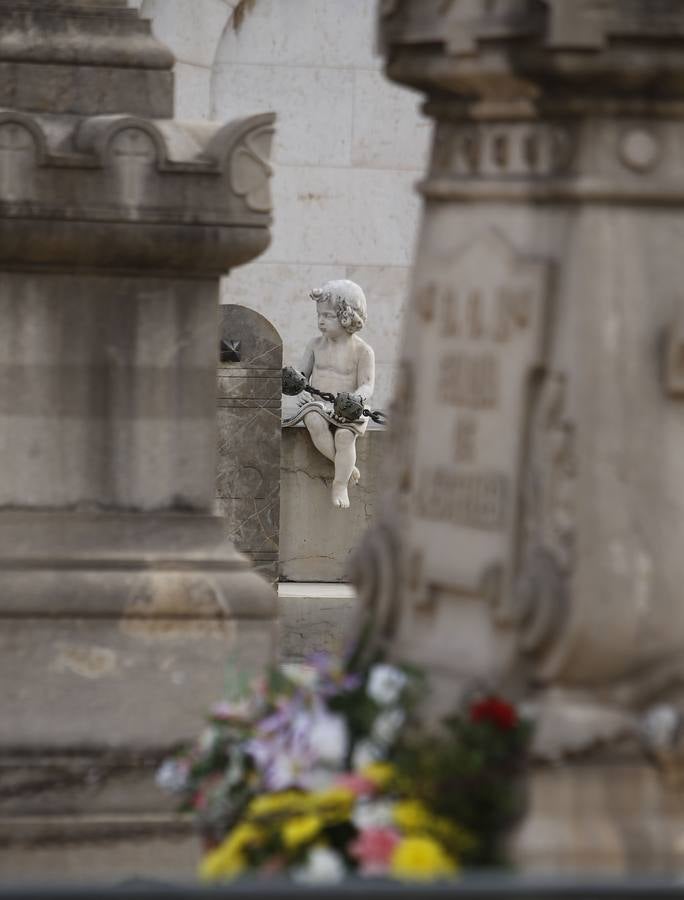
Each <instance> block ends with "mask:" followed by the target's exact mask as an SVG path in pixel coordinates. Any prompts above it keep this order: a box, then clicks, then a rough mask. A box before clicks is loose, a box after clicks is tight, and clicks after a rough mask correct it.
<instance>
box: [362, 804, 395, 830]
mask: <svg viewBox="0 0 684 900" xmlns="http://www.w3.org/2000/svg"><path fill="white" fill-rule="evenodd" d="M393 809H394V803H390V802H389V801H388V800H370V801H367V802H363V801H361V802H359V803H357V804H356V808H355V809H354V812H353V813H352V822H353V823H354V825H356V827H357V828H358V829H359V830H360V831H364V830H365V829H366V828H389V826H390V825H392V824H393V822H394V819H393V818H392V810H393Z"/></svg>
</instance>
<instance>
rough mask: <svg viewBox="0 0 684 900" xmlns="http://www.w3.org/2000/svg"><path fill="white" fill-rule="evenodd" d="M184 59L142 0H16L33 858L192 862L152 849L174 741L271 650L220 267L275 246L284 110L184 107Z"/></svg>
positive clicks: (2, 479)
mask: <svg viewBox="0 0 684 900" xmlns="http://www.w3.org/2000/svg"><path fill="white" fill-rule="evenodd" d="M172 66H173V57H172V55H171V54H170V53H169V52H168V51H167V50H166V48H164V47H163V46H162V45H160V44H159V43H157V42H156V40H155V39H154V38H153V37H152V35H151V32H150V29H149V23H148V22H146V21H144V20H142V19H140V18H139V16H138V13H137V12H136V11H133V10H130V9H128V8H127V5H126V0H30V2H22V0H16V2H8V0H0V107H1V108H0V619H1V620H2V624H1V626H0V680H1V681H2V684H3V690H2V692H1V698H0V720H1V721H2V722H3V729H2V738H1V739H0V759H1V760H2V766H3V773H4V774H3V779H4V783H6V784H7V783H9V789H8V791H6V792H3V800H2V801H0V840H1V841H2V842H3V843H5V844H11V845H12V847H13V849H14V853H6V854H3V858H4V859H5V860H9V862H8V863H7V864H8V865H9V869H8V870H7V872H8V873H9V874H14V875H17V874H19V870H20V868H21V866H20V864H19V862H18V861H21V860H22V859H27V860H28V859H30V860H31V865H30V866H29V868H26V869H25V870H24V871H31V873H32V874H33V875H37V874H39V873H40V871H41V865H42V864H41V862H40V860H41V859H42V860H43V861H44V862H45V866H44V868H43V871H44V872H48V873H49V872H50V867H51V866H52V865H53V862H54V864H55V865H54V869H53V872H54V874H60V875H68V874H70V873H71V874H85V873H87V874H89V875H91V876H93V877H94V876H95V875H97V874H98V872H99V873H100V874H103V873H105V872H108V871H109V872H119V873H120V874H124V873H125V872H126V870H127V869H126V866H127V862H126V860H128V861H129V862H130V864H131V867H133V868H135V870H136V871H138V872H141V871H142V872H144V871H148V872H149V871H154V869H155V866H156V867H157V869H156V870H157V872H158V873H159V874H161V873H163V872H166V873H167V874H168V873H169V872H170V871H173V867H174V865H178V866H181V868H182V863H181V862H180V861H179V858H178V854H177V853H175V852H172V853H167V856H166V859H165V858H164V853H163V852H162V851H160V854H158V856H157V858H156V859H154V858H152V856H151V854H149V852H148V851H147V850H146V849H145V848H146V847H147V846H148V845H147V844H146V843H145V841H146V840H158V839H159V836H160V835H162V836H163V835H164V834H166V833H168V829H169V828H171V829H173V828H177V824H174V822H173V819H172V817H170V816H168V815H167V814H166V812H165V810H164V808H163V804H162V799H161V795H159V796H158V795H157V794H156V792H155V790H154V788H153V785H152V777H153V773H154V765H155V761H156V759H157V758H158V757H159V755H160V754H162V753H163V752H164V750H165V748H166V749H168V747H169V745H170V744H172V743H174V742H176V741H178V740H180V739H182V738H186V737H188V736H192V735H193V734H194V733H195V732H196V730H197V728H198V726H200V725H201V717H202V714H203V711H204V708H205V707H206V706H207V705H209V703H211V702H212V701H213V700H215V699H216V698H219V697H220V696H221V695H222V692H223V688H224V669H225V663H226V661H227V659H228V658H231V657H232V658H234V659H238V658H242V659H244V660H246V661H248V662H249V664H250V665H252V666H256V667H260V666H262V665H264V663H265V662H266V660H267V659H268V658H269V657H270V655H271V653H272V651H273V633H274V628H273V622H274V617H275V600H274V595H273V593H272V591H271V589H270V588H269V587H268V586H267V585H266V583H265V582H263V581H262V580H261V579H260V578H259V577H258V576H257V575H256V574H254V573H253V572H252V571H251V570H250V567H249V564H248V563H247V561H246V560H245V558H244V557H242V556H241V555H240V554H238V553H237V552H236V551H235V550H234V549H233V548H232V546H231V545H230V544H229V543H228V542H227V541H226V540H225V538H224V535H223V530H222V523H221V519H220V518H219V517H217V516H214V515H213V507H214V495H215V454H216V422H215V420H216V380H215V379H216V365H217V361H218V339H219V333H218V315H217V312H218V306H217V304H218V287H219V278H220V277H221V276H222V275H223V274H225V273H226V272H227V271H228V270H229V269H230V268H231V267H232V266H236V265H239V264H240V263H244V262H246V261H247V260H249V259H251V258H253V257H255V256H257V255H258V254H259V253H260V252H262V251H263V249H264V248H265V247H266V246H267V244H268V240H269V231H268V228H269V223H270V214H269V213H270V198H269V189H268V178H269V175H270V167H269V164H268V161H267V157H268V152H269V147H270V141H271V134H272V127H273V116H272V115H270V114H267V115H260V116H255V117H254V118H251V119H245V120H241V121H235V122H232V123H230V124H229V125H226V126H225V127H222V128H219V127H217V126H213V125H208V124H206V123H203V124H202V125H196V124H183V123H179V122H175V121H174V120H173V118H172V116H173V100H172V97H173V82H172V79H173V76H172V72H171V69H172ZM8 798H9V799H8ZM168 808H170V805H169V807H168ZM46 812H49V813H50V816H47V817H45V815H44V814H45V813H46ZM67 814H68V818H65V817H67ZM10 817H11V818H10ZM133 826H135V834H136V840H131V841H129V842H128V843H127V844H126V843H125V840H126V839H127V838H128V837H129V836H130V834H131V829H132V827H133ZM121 840H123V841H124V843H123V844H121V843H116V842H117V841H121ZM55 841H56V842H57V844H60V842H61V844H60V846H58V848H57V850H56V852H55V854H54V857H51V856H50V854H49V853H48V851H47V850H46V849H45V847H48V846H50V847H54V846H55ZM46 842H47V843H46ZM103 842H104V843H103ZM43 845H45V846H43ZM29 846H32V847H33V849H32V850H31V851H30V852H29V850H28V849H27V848H28V847H29ZM156 846H158V847H159V846H160V845H159V844H157V845H156ZM36 847H38V848H41V849H40V852H38V850H36ZM117 848H118V849H117ZM34 851H35V852H34ZM24 852H25V853H26V854H27V855H26V856H25V857H24V856H23V855H22V854H23V853H24ZM41 853H43V856H41ZM79 854H80V855H79ZM98 854H99V855H98ZM127 854H128V856H127ZM96 858H97V860H98V861H94V860H95V859H96ZM12 860H14V861H15V862H16V863H17V864H16V865H13V862H12ZM50 860H53V862H51V861H50ZM88 860H89V862H86V863H85V864H84V865H83V866H82V865H81V864H82V863H84V861H88ZM133 860H135V861H133ZM34 862H35V865H34ZM190 872H191V869H186V873H187V874H190Z"/></svg>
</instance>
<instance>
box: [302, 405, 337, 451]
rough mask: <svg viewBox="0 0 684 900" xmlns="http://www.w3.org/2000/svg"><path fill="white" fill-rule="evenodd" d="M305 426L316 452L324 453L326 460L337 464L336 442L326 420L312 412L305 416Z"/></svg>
mask: <svg viewBox="0 0 684 900" xmlns="http://www.w3.org/2000/svg"><path fill="white" fill-rule="evenodd" d="M304 424H305V425H306V427H307V429H308V431H309V434H310V435H311V440H312V441H313V442H314V446H315V448H316V450H318V452H319V453H322V454H323V456H325V457H326V459H329V460H330V461H331V462H335V442H334V440H333V436H332V433H331V431H330V428H329V427H328V423H327V422H326V421H325V419H322V418H321V417H320V416H319V415H318V413H315V412H310V413H307V414H306V415H305V416H304Z"/></svg>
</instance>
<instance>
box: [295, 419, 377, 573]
mask: <svg viewBox="0 0 684 900" xmlns="http://www.w3.org/2000/svg"><path fill="white" fill-rule="evenodd" d="M386 438H387V435H386V432H385V431H384V430H383V429H381V428H370V427H369V428H368V430H367V431H366V434H365V435H364V436H363V438H362V439H360V440H358V441H357V445H356V446H357V453H358V456H357V465H358V467H359V469H360V471H361V481H360V483H359V484H357V485H351V486H350V487H349V497H350V500H351V507H350V508H349V509H336V508H335V507H333V506H332V504H331V503H330V486H331V484H332V480H333V466H332V463H331V462H329V461H328V460H327V459H325V458H324V457H323V456H321V454H320V453H319V452H318V451H317V450H316V449H315V448H314V447H313V445H312V443H311V438H310V437H309V434H308V432H307V431H306V429H305V428H302V427H299V426H295V427H294V428H285V429H284V430H283V445H282V467H281V488H280V490H281V510H280V525H281V528H280V578H281V579H282V580H284V581H294V582H297V581H305V582H309V581H313V582H319V581H320V582H326V581H327V582H336V581H345V580H346V579H347V577H348V573H347V567H348V564H349V559H350V557H351V555H352V553H353V551H354V548H355V547H356V546H357V544H358V542H359V540H360V538H361V535H362V534H363V533H364V531H365V530H366V528H368V526H369V525H370V524H371V521H372V520H373V516H374V513H375V509H376V499H377V493H378V485H379V484H380V483H381V482H382V464H383V455H384V452H385V449H386V446H387V440H386Z"/></svg>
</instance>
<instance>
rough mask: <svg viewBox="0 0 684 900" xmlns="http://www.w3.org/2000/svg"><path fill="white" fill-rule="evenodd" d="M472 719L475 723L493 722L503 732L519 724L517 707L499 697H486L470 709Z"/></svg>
mask: <svg viewBox="0 0 684 900" xmlns="http://www.w3.org/2000/svg"><path fill="white" fill-rule="evenodd" d="M470 718H471V721H473V722H492V723H493V724H494V725H496V727H497V728H500V729H501V730H502V731H509V730H510V729H511V728H515V726H516V725H517V724H518V713H517V712H516V710H515V707H513V706H511V704H510V703H506V701H505V700H501V699H500V698H499V697H485V699H484V700H478V702H477V703H473V705H472V706H471V707H470Z"/></svg>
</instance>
